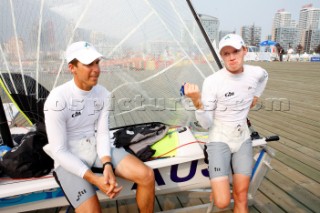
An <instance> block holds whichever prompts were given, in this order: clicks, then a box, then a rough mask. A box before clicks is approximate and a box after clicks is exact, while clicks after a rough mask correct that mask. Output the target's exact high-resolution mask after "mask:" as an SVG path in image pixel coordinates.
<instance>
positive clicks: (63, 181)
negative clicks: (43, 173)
mask: <svg viewBox="0 0 320 213" xmlns="http://www.w3.org/2000/svg"><path fill="white" fill-rule="evenodd" d="M127 155H129V153H128V152H126V151H125V150H124V149H123V148H119V149H118V148H111V158H112V164H113V166H114V168H117V165H119V163H120V161H121V160H122V159H123V158H125V157H126V156H127ZM54 177H55V179H56V181H57V183H58V184H59V185H60V187H61V188H62V190H63V192H64V194H65V197H66V198H67V200H68V202H69V203H70V205H71V206H72V207H73V208H77V207H79V206H80V204H82V203H83V202H84V201H86V200H88V199H89V198H91V197H92V196H93V195H95V194H96V190H97V188H96V187H95V186H94V185H92V184H91V183H89V182H88V181H86V180H85V179H83V178H81V177H79V176H77V175H75V174H73V173H70V172H68V171H67V170H65V169H64V168H62V167H61V166H59V167H57V168H56V169H55V171H54Z"/></svg>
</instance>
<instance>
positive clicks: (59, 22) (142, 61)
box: [0, 0, 271, 212]
mask: <svg viewBox="0 0 320 213" xmlns="http://www.w3.org/2000/svg"><path fill="white" fill-rule="evenodd" d="M0 20H1V21H0V31H1V37H0V42H1V45H0V55H1V57H0V60H1V63H0V66H1V68H0V84H1V87H2V88H3V89H4V91H5V92H6V94H7V96H8V97H9V98H10V100H11V101H12V103H13V104H14V105H15V107H16V108H17V109H18V110H19V111H20V114H21V115H22V116H23V117H24V118H25V122H24V123H20V124H19V126H21V125H23V126H24V127H18V128H11V129H10V130H11V134H14V133H15V132H14V131H17V132H19V133H21V132H23V131H24V130H25V129H26V128H28V127H30V126H32V125H33V124H35V123H37V122H41V121H43V103H44V101H45V99H46V97H47V95H48V94H49V92H50V91H51V90H52V89H53V88H55V87H56V86H58V85H60V84H62V83H64V82H66V81H67V80H69V79H70V78H71V74H70V73H69V72H68V69H67V64H66V63H65V60H64V50H65V49H66V47H67V46H68V45H69V44H70V43H72V42H74V41H81V40H84V41H88V42H90V43H93V44H94V46H95V47H96V48H97V49H98V51H99V52H101V53H103V54H104V55H105V56H106V57H107V60H105V61H102V62H101V70H102V72H101V75H100V81H99V83H100V84H102V85H103V86H105V87H106V88H107V89H108V90H109V91H111V93H112V95H113V101H112V102H113V107H112V110H111V112H110V127H111V128H119V127H122V126H128V125H137V124H141V123H149V122H161V123H165V124H167V125H169V126H171V127H172V131H173V132H174V135H173V136H171V137H172V138H171V139H170V140H169V141H174V142H175V147H176V148H175V149H173V150H174V151H172V153H171V154H170V155H169V156H166V157H165V158H159V159H156V160H153V161H148V162H146V164H148V165H149V166H150V167H152V168H154V171H155V174H156V191H157V192H156V193H157V194H161V193H162V194H164V193H170V192H175V191H183V190H189V189H196V188H206V187H209V181H208V171H207V165H206V164H205V162H204V155H203V147H202V145H201V143H199V140H202V141H205V138H206V133H205V132H198V131H197V128H195V126H194V125H192V124H193V123H194V121H195V117H194V112H193V110H194V109H193V107H192V106H190V104H187V105H186V104H183V103H188V102H182V99H181V97H180V94H179V89H180V86H181V84H182V83H183V82H194V83H196V84H198V85H201V84H202V82H203V79H204V78H205V77H206V76H208V75H210V74H212V73H214V72H216V71H217V70H218V69H219V68H220V67H221V64H220V60H219V59H218V57H217V55H216V53H215V51H214V49H213V48H212V44H211V42H210V40H209V39H208V37H207V36H206V34H205V32H204V30H203V27H202V25H201V23H200V21H199V18H198V16H197V14H196V12H195V11H194V8H193V6H192V4H191V1H190V0H162V1H159V0H117V1H113V0H24V1H18V0H3V1H2V4H1V8H0ZM1 97H2V94H1ZM3 99H4V98H3ZM13 123H14V122H13ZM14 125H15V126H17V124H12V126H11V127H13V126H14ZM8 134H10V133H8ZM2 137H3V138H4V135H3V136H2ZM168 137H169V136H168ZM266 140H268V139H266V138H259V139H257V140H255V143H256V145H263V146H265V145H266ZM8 143H10V142H8ZM270 160H271V156H270V155H269V154H268V152H266V149H265V148H264V149H262V151H261V153H260V155H259V158H258V160H257V164H256V166H255V169H254V173H253V178H252V187H251V190H252V191H251V192H250V193H251V195H252V197H253V195H254V192H255V191H256V190H257V188H258V185H259V184H260V182H261V180H262V178H263V176H264V175H265V173H266V172H267V167H266V165H267V164H268V163H269V162H270ZM119 184H120V185H123V186H124V189H123V190H122V192H121V194H120V195H119V196H118V197H117V199H123V198H128V197H133V196H134V195H135V185H134V183H130V182H128V181H124V180H119ZM99 198H100V199H101V200H106V199H108V198H107V197H106V196H103V195H102V194H99ZM61 205H67V201H66V199H65V198H64V196H63V193H62V191H61V189H60V188H59V187H58V185H57V184H56V182H55V181H54V179H53V177H52V175H48V176H44V177H41V178H30V179H23V180H14V179H8V178H0V210H1V212H12V211H17V210H18V209H19V211H21V210H22V209H23V210H24V211H28V210H33V209H41V208H50V207H55V206H61Z"/></svg>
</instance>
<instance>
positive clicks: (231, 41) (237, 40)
mask: <svg viewBox="0 0 320 213" xmlns="http://www.w3.org/2000/svg"><path fill="white" fill-rule="evenodd" d="M226 46H231V47H234V48H236V49H237V50H239V49H240V48H241V47H242V46H245V43H244V41H243V39H242V38H241V36H239V35H237V34H228V35H225V36H224V37H223V38H222V39H221V40H220V43H219V52H221V50H222V49H223V48H224V47H226Z"/></svg>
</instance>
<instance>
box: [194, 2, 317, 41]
mask: <svg viewBox="0 0 320 213" xmlns="http://www.w3.org/2000/svg"><path fill="white" fill-rule="evenodd" d="M293 2H294V3H293ZM192 3H193V5H194V7H195V9H196V11H197V12H198V13H200V14H206V15H210V16H214V17H216V18H218V19H219V21H220V27H219V31H221V30H228V31H233V30H236V33H238V34H239V33H240V28H241V27H242V26H245V25H246V26H248V25H253V24H254V25H256V26H260V27H261V28H262V33H261V40H265V39H266V37H267V36H268V35H271V31H272V23H273V18H274V15H275V14H276V12H277V11H278V10H281V9H284V10H285V11H287V12H289V13H291V15H292V20H295V21H296V23H298V20H299V14H300V10H301V8H302V6H304V5H307V4H312V5H313V7H315V8H320V1H317V0H309V1H308V0H295V1H290V0H282V1H279V0H269V1H255V0H243V1H237V0H229V1H213V0H193V1H192Z"/></svg>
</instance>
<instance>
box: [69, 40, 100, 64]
mask: <svg viewBox="0 0 320 213" xmlns="http://www.w3.org/2000/svg"><path fill="white" fill-rule="evenodd" d="M97 58H103V55H102V54H100V53H99V52H98V51H97V50H96V48H94V46H93V45H92V44H90V43H89V42H86V41H79V42H75V43H72V44H71V45H70V46H69V47H68V48H67V50H66V59H67V63H70V62H71V61H72V60H73V59H77V60H78V61H80V62H81V63H82V64H85V65H87V64H90V63H92V62H93V61H94V60H96V59H97Z"/></svg>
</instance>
